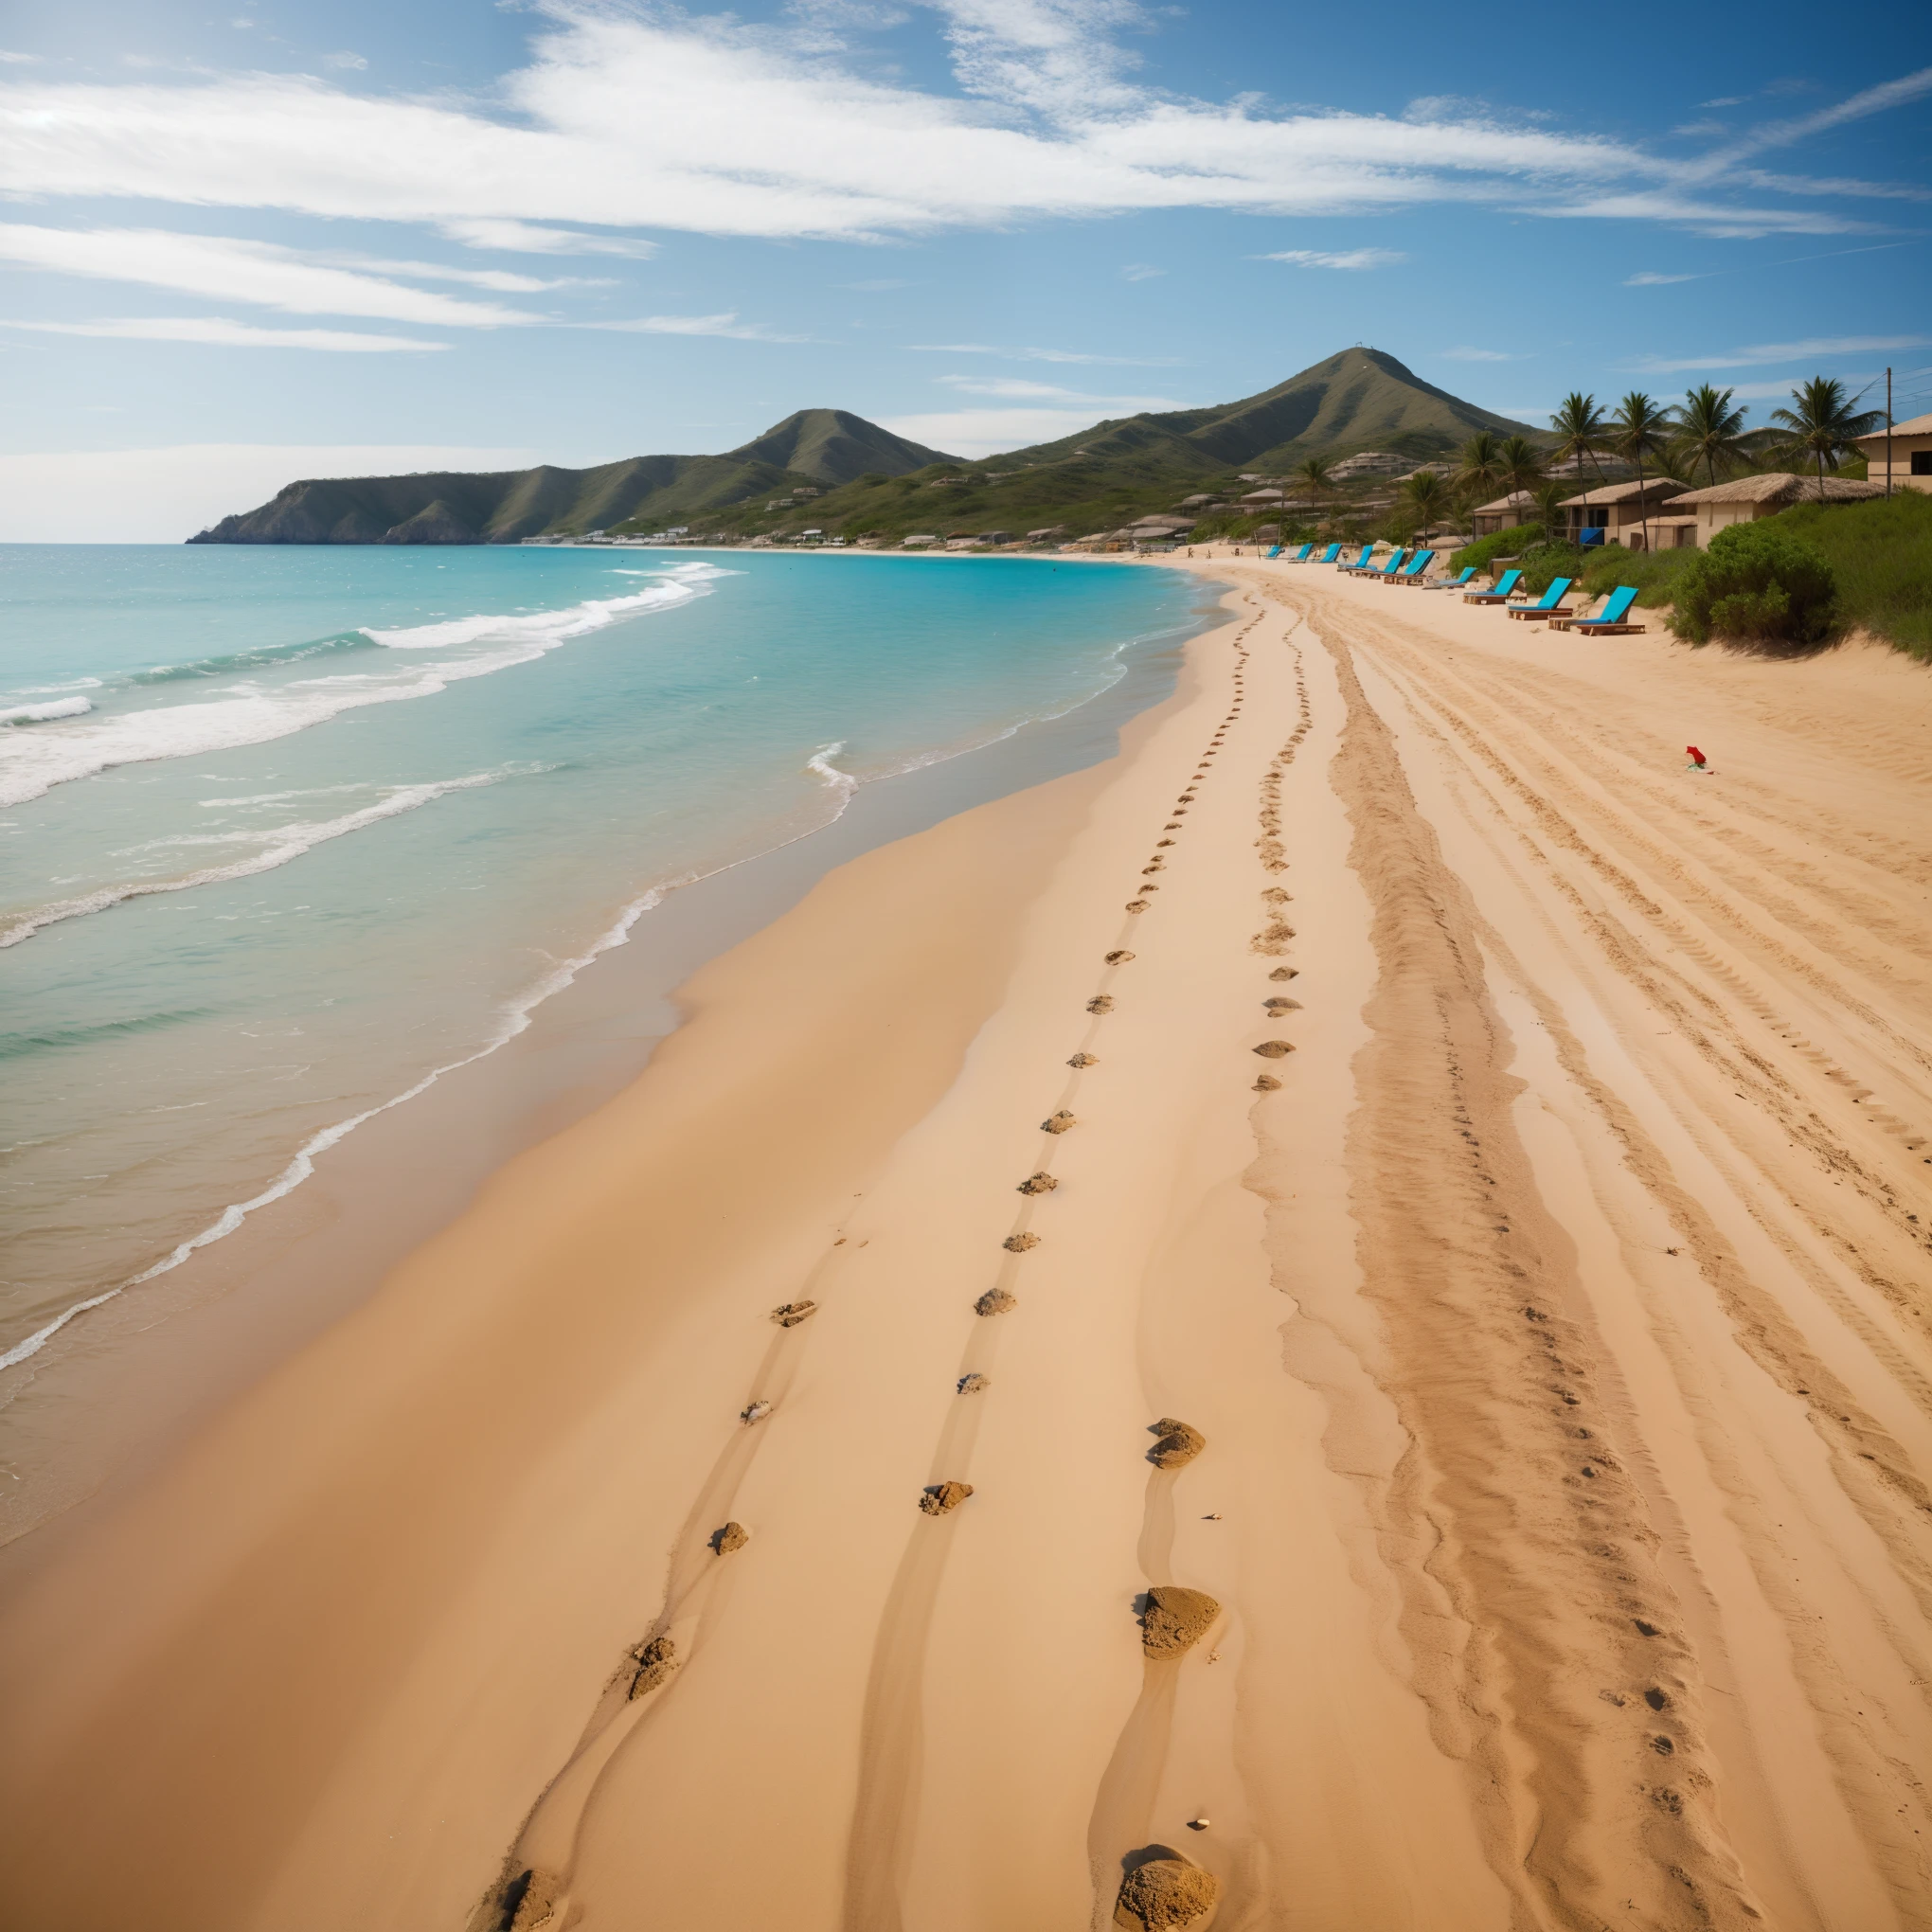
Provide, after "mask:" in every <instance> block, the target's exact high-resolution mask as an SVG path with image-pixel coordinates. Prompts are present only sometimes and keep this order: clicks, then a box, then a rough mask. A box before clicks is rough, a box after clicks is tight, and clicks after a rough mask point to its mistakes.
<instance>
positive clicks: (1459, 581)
mask: <svg viewBox="0 0 1932 1932" xmlns="http://www.w3.org/2000/svg"><path fill="white" fill-rule="evenodd" d="M1475 575H1476V565H1475V564H1464V565H1463V566H1462V575H1461V576H1460V577H1451V578H1449V579H1447V580H1446V581H1444V582H1441V583H1438V584H1435V585H1433V586H1432V587H1433V588H1434V589H1436V590H1460V589H1461V588H1462V586H1463V585H1464V584H1465V583H1467V582H1468V581H1469V580H1470V579H1471V578H1472V577H1474V576H1475Z"/></svg>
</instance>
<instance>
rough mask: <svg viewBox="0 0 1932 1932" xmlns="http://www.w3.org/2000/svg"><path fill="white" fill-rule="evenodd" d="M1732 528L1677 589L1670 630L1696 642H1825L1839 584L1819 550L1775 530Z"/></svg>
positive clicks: (1769, 523)
mask: <svg viewBox="0 0 1932 1932" xmlns="http://www.w3.org/2000/svg"><path fill="white" fill-rule="evenodd" d="M1778 521H1780V520H1779V519H1776V518H1767V519H1765V520H1764V521H1763V522H1762V523H1746V524H1733V525H1732V526H1731V527H1730V528H1729V529H1726V530H1720V531H1719V532H1718V533H1717V535H1716V536H1715V537H1713V538H1712V539H1711V542H1710V548H1709V549H1708V550H1707V551H1705V552H1704V553H1703V555H1702V556H1700V557H1699V558H1698V559H1697V561H1696V562H1695V563H1694V564H1691V565H1690V567H1689V568H1688V569H1686V570H1685V571H1684V572H1683V574H1682V576H1681V577H1680V578H1679V579H1678V581H1677V584H1676V609H1675V610H1674V612H1673V614H1672V617H1671V628H1672V629H1673V631H1675V632H1676V633H1677V635H1679V636H1680V637H1689V638H1690V640H1691V642H1692V643H1695V644H1705V643H1708V642H1709V640H1710V639H1711V638H1712V637H1725V638H1734V639H1737V640H1738V641H1740V642H1745V643H1755V642H1769V643H1778V644H1799V645H1803V644H1821V643H1823V642H1824V640H1825V639H1826V638H1827V637H1828V636H1829V635H1831V633H1832V628H1833V625H1834V621H1835V619H1836V616H1837V599H1838V586H1837V580H1836V578H1835V577H1834V574H1833V571H1832V566H1831V564H1828V563H1827V562H1826V561H1825V559H1824V558H1822V557H1821V556H1819V555H1818V553H1817V552H1816V550H1814V549H1812V548H1810V547H1809V546H1806V545H1804V544H1800V543H1799V542H1798V541H1797V539H1795V538H1794V537H1792V536H1790V535H1788V534H1786V532H1785V531H1783V530H1780V529H1779V528H1775V525H1776V524H1777V522H1778Z"/></svg>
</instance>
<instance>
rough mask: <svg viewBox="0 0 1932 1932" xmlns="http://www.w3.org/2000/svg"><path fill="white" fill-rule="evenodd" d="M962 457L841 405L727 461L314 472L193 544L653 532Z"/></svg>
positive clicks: (476, 540) (494, 539)
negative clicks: (629, 530)
mask: <svg viewBox="0 0 1932 1932" xmlns="http://www.w3.org/2000/svg"><path fill="white" fill-rule="evenodd" d="M950 461H952V458H951V457H949V456H944V455H942V454H941V453H940V452H939V451H938V450H929V449H926V448H925V447H924V446H923V445H922V444H920V443H915V442H907V441H906V440H905V438H903V437H897V436H894V435H893V434H892V433H891V431H890V430H885V429H881V428H880V427H879V425H878V424H877V423H875V422H868V421H867V420H865V418H864V417H861V416H853V415H851V414H850V413H849V412H848V411H846V410H843V409H801V410H799V411H798V412H797V414H796V415H794V416H788V417H787V418H786V419H785V420H784V421H782V422H780V423H778V424H776V425H774V426H773V427H772V428H770V429H768V430H766V431H765V433H764V434H763V435H762V436H761V437H760V438H757V440H756V441H754V442H748V443H746V444H745V445H744V446H743V448H742V449H736V450H732V451H730V452H729V453H727V454H726V455H725V456H632V457H629V458H628V459H626V460H625V461H622V462H617V463H603V464H600V465H599V467H598V468H596V469H594V470H562V469H558V468H557V467H555V466H554V465H553V464H548V463H546V464H542V465H540V466H539V467H538V468H536V469H534V470H499V471H492V472H485V473H480V474H464V473H461V472H456V471H448V472H435V471H430V472H424V473H422V474H417V475H410V476H349V477H323V478H309V479H306V480H304V481H301V482H297V483H291V484H289V485H288V486H287V488H286V489H284V490H282V491H281V492H279V493H278V494H277V496H276V498H275V499H274V501H273V502H270V503H265V504H263V505H262V506H261V508H260V509H259V510H249V511H247V512H246V513H245V514H243V515H241V516H228V517H224V518H223V519H222V521H221V522H220V523H218V524H217V525H215V527H214V528H212V529H206V530H204V531H202V533H201V534H200V535H199V536H196V537H190V538H189V539H188V542H189V543H191V544H514V543H518V542H520V541H521V540H522V539H523V538H525V537H536V536H581V535H582V534H583V532H585V531H586V530H603V529H615V528H618V527H620V526H621V527H624V528H635V529H640V530H652V529H657V528H663V527H664V526H665V525H667V524H675V523H687V524H688V523H690V522H692V521H694V520H696V519H699V518H705V519H707V520H710V521H716V519H717V518H718V516H719V514H720V513H721V512H725V511H729V510H734V509H738V508H740V507H741V506H748V505H750V504H751V503H752V502H753V501H754V500H756V501H757V502H759V503H760V505H761V504H762V503H763V502H764V501H765V500H766V499H768V498H770V497H773V496H781V497H782V496H784V495H787V494H788V493H790V492H793V491H795V490H796V489H799V488H801V487H810V488H812V489H814V491H816V490H824V489H836V488H837V487H838V486H839V485H841V484H845V483H850V482H851V481H853V480H854V479H855V478H857V477H859V476H861V475H885V476H901V475H904V474H908V473H909V472H911V471H914V470H921V469H925V468H927V467H928V466H929V465H931V464H934V463H946V462H950Z"/></svg>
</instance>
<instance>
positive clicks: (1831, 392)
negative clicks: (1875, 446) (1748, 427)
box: [1771, 376, 1885, 503]
mask: <svg viewBox="0 0 1932 1932" xmlns="http://www.w3.org/2000/svg"><path fill="white" fill-rule="evenodd" d="M1864 393H1865V392H1864V391H1863V390H1862V389H1861V390H1860V391H1859V393H1858V394H1857V395H1856V396H1848V395H1847V394H1846V393H1845V385H1844V384H1843V383H1841V382H1839V381H1838V380H1837V379H1836V378H1835V377H1833V376H1814V377H1813V378H1812V379H1811V381H1810V382H1808V383H1803V384H1800V385H1798V387H1797V388H1796V389H1794V390H1793V391H1792V392H1791V402H1792V406H1791V407H1790V408H1789V409H1774V410H1773V411H1772V412H1771V420H1772V421H1773V422H1775V423H1776V424H1777V425H1778V427H1779V428H1780V429H1781V430H1784V431H1786V432H1787V434H1788V438H1789V439H1788V440H1787V441H1786V442H1785V443H1784V444H1783V445H1782V447H1781V448H1780V452H1779V454H1780V456H1791V457H1796V458H1798V460H1799V461H1803V460H1804V459H1805V458H1807V457H1810V458H1812V459H1813V460H1815V461H1816V464H1817V468H1818V500H1819V502H1821V503H1822V502H1823V501H1824V495H1825V471H1826V470H1827V468H1830V469H1833V470H1835V469H1836V468H1837V467H1838V456H1839V454H1840V453H1841V452H1842V451H1844V450H1847V449H1850V448H1851V440H1852V438H1854V437H1860V436H1868V435H1869V434H1870V432H1871V431H1873V430H1874V429H1876V428H1877V427H1878V426H1879V424H1880V423H1881V422H1883V421H1884V420H1885V414H1884V412H1883V411H1882V410H1878V409H1860V408H1859V407H1858V404H1859V403H1860V402H1861V401H1862V400H1863V398H1864Z"/></svg>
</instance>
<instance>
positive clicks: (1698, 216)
mask: <svg viewBox="0 0 1932 1932" xmlns="http://www.w3.org/2000/svg"><path fill="white" fill-rule="evenodd" d="M1523 212H1524V213H1526V214H1549V213H1557V214H1563V215H1570V216H1574V217H1576V218H1577V219H1579V220H1595V221H1606V222H1660V223H1664V224H1669V225H1672V226H1675V227H1680V228H1689V229H1690V230H1692V231H1693V232H1694V233H1696V234H1699V235H1708V236H1710V237H1711V238H1712V239H1713V240H1715V241H1756V240H1757V239H1758V238H1759V237H1761V236H1764V235H1884V234H1887V233H1889V232H1890V230H1888V229H1887V228H1884V227H1881V226H1880V225H1879V224H1876V223H1873V222H1860V221H1854V220H1852V219H1851V217H1849V216H1845V215H1834V214H1832V213H1830V212H1829V211H1827V210H1824V209H1820V208H1767V207H1733V206H1730V205H1729V204H1727V203H1725V202H1717V201H1711V200H1708V199H1700V198H1698V197H1695V196H1691V195H1687V194H1681V193H1679V192H1678V191H1677V190H1675V189H1674V188H1670V189H1657V190H1655V191H1646V192H1642V193H1632V194H1599V195H1592V196H1590V197H1589V198H1588V199H1586V200H1583V201H1579V202H1572V203H1569V204H1568V205H1566V206H1563V207H1559V208H1555V209H1552V208H1549V207H1547V206H1545V207H1541V208H1529V207H1526V208H1525V209H1524V210H1523Z"/></svg>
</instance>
